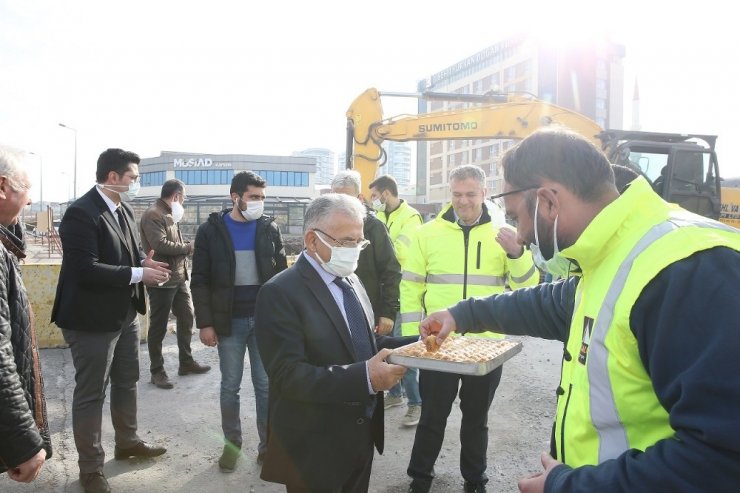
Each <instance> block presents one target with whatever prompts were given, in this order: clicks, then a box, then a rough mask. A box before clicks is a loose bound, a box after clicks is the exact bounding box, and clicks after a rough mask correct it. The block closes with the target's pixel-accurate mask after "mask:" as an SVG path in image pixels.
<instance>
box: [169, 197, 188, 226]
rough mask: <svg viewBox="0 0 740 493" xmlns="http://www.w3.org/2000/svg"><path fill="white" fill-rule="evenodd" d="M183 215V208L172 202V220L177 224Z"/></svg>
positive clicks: (178, 203) (179, 204)
mask: <svg viewBox="0 0 740 493" xmlns="http://www.w3.org/2000/svg"><path fill="white" fill-rule="evenodd" d="M184 215H185V207H183V206H182V204H181V203H180V202H178V201H174V202H172V220H173V221H175V222H176V223H179V222H180V220H181V219H182V216H184Z"/></svg>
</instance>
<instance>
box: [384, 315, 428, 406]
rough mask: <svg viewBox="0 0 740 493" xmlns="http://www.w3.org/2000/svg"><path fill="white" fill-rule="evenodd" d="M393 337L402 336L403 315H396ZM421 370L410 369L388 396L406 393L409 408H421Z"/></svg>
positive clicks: (398, 395)
mask: <svg viewBox="0 0 740 493" xmlns="http://www.w3.org/2000/svg"><path fill="white" fill-rule="evenodd" d="M393 335H394V336H395V337H398V336H400V335H401V315H400V314H398V315H396V323H395V324H393ZM418 377H419V369H418V368H409V369H408V370H406V373H405V374H404V375H403V378H402V379H401V381H400V382H398V383H397V384H396V385H394V386H393V387H391V388H390V390H388V395H391V396H393V397H401V394H403V391H404V390H405V391H406V399H407V400H408V405H409V406H421V394H420V393H419V379H418Z"/></svg>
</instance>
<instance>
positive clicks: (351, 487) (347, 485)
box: [285, 419, 375, 493]
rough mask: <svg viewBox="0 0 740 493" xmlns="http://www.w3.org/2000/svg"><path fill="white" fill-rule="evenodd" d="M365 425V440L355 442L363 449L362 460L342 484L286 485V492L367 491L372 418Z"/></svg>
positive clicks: (371, 448) (356, 492) (329, 492)
mask: <svg viewBox="0 0 740 493" xmlns="http://www.w3.org/2000/svg"><path fill="white" fill-rule="evenodd" d="M365 425H366V426H367V436H366V440H364V441H360V443H357V447H358V448H362V449H363V450H364V451H365V456H364V460H363V461H362V462H361V463H359V464H357V467H356V468H355V469H354V470H353V471H352V474H351V475H350V476H349V478H348V479H347V481H345V482H344V484H343V485H341V486H337V487H336V488H331V489H324V490H321V489H311V488H304V487H300V486H292V485H286V486H285V491H286V493H367V492H368V489H369V488H370V472H371V471H372V468H373V456H374V455H375V447H374V445H373V439H372V431H371V427H372V420H371V419H366V420H365ZM327 467H331V464H327Z"/></svg>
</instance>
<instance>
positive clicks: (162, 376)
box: [152, 370, 174, 389]
mask: <svg viewBox="0 0 740 493" xmlns="http://www.w3.org/2000/svg"><path fill="white" fill-rule="evenodd" d="M152 383H153V384H154V385H156V386H157V387H159V388H160V389H171V388H172V387H174V385H172V382H170V377H168V376H167V373H166V372H165V371H164V370H162V371H157V372H154V373H152Z"/></svg>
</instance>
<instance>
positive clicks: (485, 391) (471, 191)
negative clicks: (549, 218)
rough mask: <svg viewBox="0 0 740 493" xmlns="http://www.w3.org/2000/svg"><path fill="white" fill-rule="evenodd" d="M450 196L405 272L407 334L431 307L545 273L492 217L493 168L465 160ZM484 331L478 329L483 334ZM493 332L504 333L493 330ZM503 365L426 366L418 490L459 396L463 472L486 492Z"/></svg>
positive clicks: (473, 490)
mask: <svg viewBox="0 0 740 493" xmlns="http://www.w3.org/2000/svg"><path fill="white" fill-rule="evenodd" d="M449 183H450V195H451V196H452V200H451V203H450V204H448V205H447V206H446V207H445V208H443V209H442V211H441V212H440V213H439V214H438V215H437V217H436V218H435V219H434V220H432V221H430V222H428V223H426V224H424V225H423V226H421V227H420V228H419V229H418V230H417V231H416V235H415V239H414V240H413V241H412V243H411V248H410V249H409V252H408V258H407V259H406V261H405V262H404V264H403V272H402V274H401V322H402V324H401V333H403V334H407V335H412V334H418V332H419V322H420V321H421V320H422V316H423V315H422V314H423V313H424V312H426V311H428V312H432V311H434V310H439V309H440V308H444V307H446V306H449V305H450V304H452V303H455V302H457V301H459V300H463V299H466V298H469V297H472V296H487V295H490V294H492V293H503V292H504V290H505V289H506V286H507V285H508V286H510V287H511V288H513V289H516V288H520V287H526V286H534V285H535V284H537V282H538V281H539V277H540V276H539V272H537V269H536V268H535V266H534V262H533V260H532V254H531V253H530V252H529V251H528V250H527V249H525V248H523V247H522V246H521V245H519V244H518V243H517V241H516V231H515V230H514V229H513V228H509V227H498V226H494V225H493V224H492V223H491V216H490V213H489V211H488V208H487V207H486V205H485V204H484V199H485V198H486V174H485V173H484V172H483V170H482V169H481V168H480V167H478V166H474V165H463V166H458V167H457V168H454V169H453V170H451V171H450V176H449ZM481 335H482V334H474V335H473V336H474V337H480V336H481ZM485 336H487V337H502V336H501V335H499V334H494V333H486V334H485ZM501 373H502V368H501V367H499V368H497V369H495V370H494V371H492V372H490V373H488V374H487V375H482V376H473V375H456V374H452V373H442V372H438V371H431V370H419V390H420V391H421V401H422V406H421V418H420V421H419V425H418V427H417V428H416V436H415V437H414V446H413V448H412V451H411V458H410V460H409V466H408V469H407V473H408V475H409V476H410V477H411V485H410V490H409V491H411V492H413V493H427V492H428V491H429V489H430V488H431V484H432V480H433V478H434V464H435V462H436V460H437V457H438V456H439V453H440V450H441V448H442V439H443V438H444V434H445V428H446V424H447V418H448V417H449V414H450V410H451V409H452V404H453V402H454V401H455V398H456V397H457V396H458V393H459V396H460V409H461V410H462V420H461V423H460V449H461V450H460V473H461V474H462V477H463V479H464V480H465V484H464V491H465V492H466V493H482V492H485V491H486V486H485V485H486V483H487V482H488V477H487V476H486V472H485V471H486V468H487V461H486V455H487V450H488V410H489V409H490V407H491V403H492V401H493V396H494V394H495V392H496V388H497V387H498V384H499V381H500V380H501Z"/></svg>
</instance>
